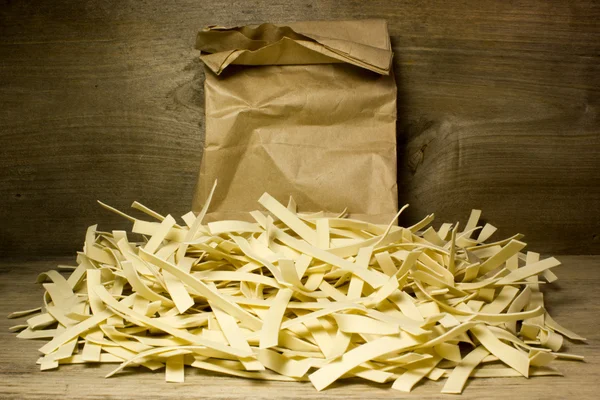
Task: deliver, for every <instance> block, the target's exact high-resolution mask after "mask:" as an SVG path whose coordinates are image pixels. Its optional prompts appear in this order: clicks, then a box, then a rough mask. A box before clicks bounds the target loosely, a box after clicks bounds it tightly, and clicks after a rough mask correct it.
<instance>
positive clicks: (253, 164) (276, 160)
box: [193, 20, 398, 223]
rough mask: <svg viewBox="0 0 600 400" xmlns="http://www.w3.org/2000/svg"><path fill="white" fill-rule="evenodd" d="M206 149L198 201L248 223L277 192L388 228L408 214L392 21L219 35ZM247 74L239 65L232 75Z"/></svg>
mask: <svg viewBox="0 0 600 400" xmlns="http://www.w3.org/2000/svg"><path fill="white" fill-rule="evenodd" d="M196 48H197V49H199V50H201V52H202V54H201V56H200V58H201V59H202V61H203V62H204V64H205V65H206V66H207V67H208V68H207V71H206V81H205V96H206V142H205V148H204V155H203V159H202V164H201V168H200V174H199V178H198V184H197V186H196V192H195V195H194V201H193V209H194V210H195V211H199V210H200V208H201V207H202V203H203V202H204V201H205V200H206V198H207V196H208V194H209V192H210V189H211V187H212V185H213V182H214V180H215V179H218V190H217V191H216V193H215V195H214V197H213V199H212V202H211V210H210V213H209V214H208V215H207V219H208V220H216V219H246V218H247V212H248V211H252V210H255V209H257V208H258V204H257V199H258V198H259V197H260V196H261V195H262V194H263V193H264V192H269V193H270V194H271V195H273V196H274V197H275V198H277V199H278V200H279V201H281V202H283V203H284V204H285V203H286V202H287V200H288V197H289V196H290V195H292V196H293V197H294V199H295V200H296V202H297V204H298V207H299V210H300V211H302V212H310V211H321V210H323V211H326V212H330V213H339V212H340V211H342V210H343V209H344V208H346V207H347V208H348V212H349V213H350V217H352V218H360V219H365V220H370V221H373V222H378V223H387V222H389V221H390V220H391V219H392V218H393V216H394V214H395V213H396V212H397V207H398V200H397V185H396V85H395V82H394V79H393V75H391V74H390V68H391V61H392V51H391V46H390V39H389V34H388V31H387V24H386V22H385V21H384V20H364V21H319V22H297V23H289V24H286V25H272V24H263V25H260V26H245V27H238V28H221V27H209V28H207V29H205V30H203V31H202V32H200V33H199V34H198V37H197V41H196ZM233 64H238V65H233Z"/></svg>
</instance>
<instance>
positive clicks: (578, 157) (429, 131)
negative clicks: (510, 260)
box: [0, 0, 600, 258]
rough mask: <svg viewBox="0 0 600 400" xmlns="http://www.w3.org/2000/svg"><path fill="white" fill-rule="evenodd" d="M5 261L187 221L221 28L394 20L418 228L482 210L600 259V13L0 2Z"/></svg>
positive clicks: (510, 4)
mask: <svg viewBox="0 0 600 400" xmlns="http://www.w3.org/2000/svg"><path fill="white" fill-rule="evenodd" d="M0 4H1V5H0V255H2V256H4V257H20V258H27V257H38V256H51V255H61V254H69V253H72V252H73V251H75V250H77V249H79V248H80V247H81V245H82V242H83V235H84V232H85V229H86V227H87V226H88V225H91V224H94V223H100V228H102V227H104V228H106V229H114V228H124V227H126V226H127V225H128V224H127V223H125V222H124V221H122V220H120V219H119V218H118V217H116V216H113V215H110V214H108V213H107V212H105V211H104V210H102V209H101V208H100V207H98V206H97V205H96V203H95V201H96V199H101V200H103V201H105V202H108V203H109V204H112V205H114V206H117V207H119V208H122V209H126V208H127V207H128V206H129V204H130V203H131V202H132V201H133V200H139V201H141V202H143V203H144V204H146V205H148V206H150V207H152V208H155V209H156V210H158V211H160V212H163V213H173V214H174V215H181V214H183V213H185V212H186V211H188V209H189V207H190V203H191V196H192V190H193V186H194V184H195V181H196V176H197V170H198V166H199V163H200V160H201V150H202V135H203V129H204V128H203V91H202V82H203V72H202V66H201V64H200V63H199V61H198V60H197V55H198V54H197V51H195V50H194V49H193V43H194V36H195V33H196V32H197V31H198V29H200V28H201V27H203V26H205V25H209V24H218V25H226V26H227V25H239V24H248V23H257V22H264V21H274V22H284V21H293V20H306V19H315V20H326V19H350V18H386V19H387V20H388V21H389V25H390V33H391V35H392V43H393V46H394V51H395V74H396V80H397V82H398V89H399V91H398V104H399V110H398V140H399V149H398V150H399V151H398V153H399V192H400V202H402V203H404V202H409V203H410V204H411V207H410V208H409V211H408V212H407V214H406V216H405V221H406V222H410V221H415V220H417V219H420V217H421V216H423V215H424V214H426V213H429V212H433V211H435V212H436V215H437V216H438V220H439V222H441V221H442V220H443V221H456V220H461V221H466V218H467V217H468V214H469V210H470V209H471V208H482V209H483V210H484V216H485V217H486V219H488V220H489V221H490V222H492V223H493V224H495V225H497V226H498V227H499V228H500V232H499V234H498V237H499V236H501V235H509V234H512V233H515V232H517V231H519V232H522V233H524V234H526V240H527V241H528V242H529V243H530V246H531V249H532V250H536V251H540V252H549V253H572V254H575V253H578V254H585V253H594V254H598V253H600V206H599V204H600V173H599V171H600V126H599V117H598V114H599V111H600V109H599V107H600V101H599V94H600V93H599V92H600V62H599V61H600V24H599V23H598V21H599V20H600V3H599V2H595V1H591V0H587V1H566V0H529V1H491V0H478V1H463V2H447V1H425V0H416V1H394V0H374V1H368V2H363V1H308V0H297V1H281V0H280V1H257V0H251V1H234V2H223V1H213V0H205V1H173V2H171V1H161V0H145V1H134V0H119V1H116V0H114V1H113V0H109V1H68V0H56V1H52V2H39V1H33V0H29V1H27V0H22V1H15V0H13V1H7V0H2V1H1V2H0Z"/></svg>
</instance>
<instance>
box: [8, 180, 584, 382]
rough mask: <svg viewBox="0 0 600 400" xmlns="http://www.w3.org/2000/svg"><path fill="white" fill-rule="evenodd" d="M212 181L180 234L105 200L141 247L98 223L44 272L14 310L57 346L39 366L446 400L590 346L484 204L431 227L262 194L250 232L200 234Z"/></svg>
mask: <svg viewBox="0 0 600 400" xmlns="http://www.w3.org/2000/svg"><path fill="white" fill-rule="evenodd" d="M215 187H216V186H213V189H212V191H211V193H210V195H209V196H208V199H207V201H206V203H205V204H204V206H203V208H202V210H201V212H200V213H199V214H198V215H195V214H194V213H187V214H185V215H184V216H183V220H184V222H185V225H184V226H180V225H178V224H177V223H176V222H175V220H174V218H172V217H171V216H170V215H167V216H163V215H161V214H159V213H157V212H155V211H153V210H151V209H150V208H148V207H145V206H143V205H141V204H139V203H134V208H137V209H139V210H141V211H142V212H144V213H146V214H148V215H150V216H151V217H153V218H154V219H156V220H158V222H155V221H144V220H140V219H136V218H133V217H130V216H128V215H127V214H125V213H121V212H120V211H118V210H115V209H113V208H112V207H109V206H105V207H106V208H108V209H109V210H110V211H112V212H116V213H117V214H119V215H122V216H123V217H124V218H126V219H128V220H129V221H131V222H133V227H132V229H131V232H133V233H141V234H142V235H144V236H143V237H142V239H141V241H139V242H133V241H131V239H130V238H129V237H132V236H133V235H128V233H129V232H126V231H119V230H113V231H99V230H98V227H97V226H96V225H92V226H90V227H89V228H88V230H87V231H86V234H85V240H84V248H83V251H82V252H79V253H78V256H77V266H72V267H71V266H68V268H59V269H61V271H66V272H67V273H69V272H70V276H69V277H64V276H63V275H61V273H59V272H57V271H48V272H45V273H42V274H41V275H40V276H39V277H38V282H39V283H41V284H42V288H43V290H44V295H43V297H42V300H43V302H42V307H38V308H35V309H31V310H24V311H20V312H16V313H12V314H11V315H10V317H11V318H20V317H28V318H27V320H26V321H25V323H21V324H16V325H14V326H13V327H11V331H15V332H19V333H18V335H17V337H19V338H23V339H47V340H49V342H48V343H46V344H45V345H44V346H42V348H41V349H40V351H41V352H42V353H43V354H44V356H43V357H41V358H40V359H39V360H38V364H39V365H40V369H41V370H51V369H55V368H59V367H60V366H61V365H64V364H80V363H85V362H89V363H104V362H106V363H115V362H119V363H120V365H119V366H118V367H117V368H116V369H115V370H114V371H112V372H111V373H110V374H109V375H108V376H112V375H114V374H116V373H118V372H119V371H121V370H123V369H124V368H126V367H136V368H137V367H145V368H148V369H150V370H157V369H160V368H165V380H166V381H167V382H183V381H184V379H185V368H186V366H192V367H195V368H199V369H202V370H206V371H212V372H217V373H222V374H227V375H230V376H236V377H242V378H249V379H265V380H278V381H291V382H293V381H310V382H311V383H312V384H313V386H314V387H315V388H316V389H317V390H323V389H325V388H326V387H328V386H329V385H331V384H332V383H333V382H335V381H336V380H339V379H346V378H352V377H358V378H361V379H365V380H368V381H371V382H377V383H386V382H388V383H390V382H392V381H393V383H391V387H392V388H393V389H396V390H400V391H406V392H408V391H411V390H412V389H413V388H414V386H415V385H416V384H418V383H419V382H421V381H423V380H425V381H428V380H433V381H435V380H440V379H443V378H446V377H447V378H448V381H447V382H446V384H445V385H444V388H443V390H442V392H443V393H461V392H462V390H463V389H464V387H465V383H466V381H467V379H469V378H481V377H508V376H526V377H529V376H544V375H558V374H560V373H559V372H558V371H557V370H555V369H554V368H552V367H551V365H552V363H553V362H554V360H555V359H557V358H560V359H565V360H574V361H580V360H582V359H583V357H582V356H579V355H575V354H569V353H562V352H560V349H561V347H562V345H563V335H564V336H566V337H568V338H570V339H572V340H585V339H584V338H583V337H581V336H579V335H577V334H575V333H574V332H571V331H570V330H568V329H567V328H564V327H562V326H561V325H559V324H558V323H557V322H556V321H554V320H553V319H552V318H551V317H550V315H549V314H548V313H547V312H546V310H545V308H544V294H543V293H542V292H541V291H540V286H541V285H542V284H545V283H550V284H551V283H552V282H554V281H555V280H556V279H557V277H556V275H555V274H554V273H553V272H551V268H554V267H555V266H557V265H559V262H558V261H557V260H556V259H555V258H552V257H551V258H546V259H542V258H541V257H540V254H539V253H535V252H531V251H530V252H527V253H523V252H521V251H522V249H523V248H524V247H525V243H524V242H521V241H520V239H521V238H522V235H520V234H517V235H514V236H512V237H510V238H506V239H502V240H498V241H495V242H493V243H485V241H486V240H487V239H488V238H489V237H490V236H491V234H493V233H494V232H495V231H496V228H494V227H493V226H491V225H489V224H486V225H485V226H484V227H483V229H482V228H481V227H480V226H478V225H480V223H479V220H480V218H481V212H480V211H479V210H473V212H472V213H471V216H470V218H469V221H468V222H467V224H466V225H465V226H464V228H462V229H461V230H459V226H460V224H458V223H453V224H449V223H446V224H442V226H441V227H440V228H439V229H437V230H436V229H434V228H433V227H428V225H429V224H430V223H431V222H432V221H433V214H431V215H428V216H426V217H425V218H424V219H422V220H421V221H420V222H418V223H417V224H415V225H413V226H410V227H408V228H404V227H398V226H395V225H394V224H395V221H391V223H389V224H387V225H379V224H372V223H368V222H364V221H358V220H351V219H345V218H342V216H343V214H345V212H344V213H342V215H340V216H338V217H335V218H328V217H326V214H325V213H323V212H316V213H310V214H306V213H298V208H297V204H296V203H295V202H294V201H293V200H292V199H290V201H289V203H288V205H287V207H286V206H283V205H282V204H280V203H279V202H277V201H276V200H275V199H274V198H272V197H271V196H269V195H268V194H265V195H263V196H262V197H261V200H260V203H261V204H262V205H263V206H264V207H265V208H266V209H267V212H263V211H253V212H252V213H250V216H251V217H252V218H253V219H254V221H255V222H245V221H215V222H210V223H208V224H206V223H204V222H203V219H204V216H205V215H206V212H207V211H208V208H209V205H210V200H211V198H212V196H213V194H214V192H215ZM402 210H404V208H403V209H402ZM402 210H400V212H402ZM480 229H481V231H480V232H479V234H478V235H477V232H478V231H479V230H480ZM475 236H476V238H475ZM464 346H471V348H472V349H473V350H471V351H470V352H469V353H468V354H465V356H464V358H463V354H461V349H464ZM425 378H426V379H425Z"/></svg>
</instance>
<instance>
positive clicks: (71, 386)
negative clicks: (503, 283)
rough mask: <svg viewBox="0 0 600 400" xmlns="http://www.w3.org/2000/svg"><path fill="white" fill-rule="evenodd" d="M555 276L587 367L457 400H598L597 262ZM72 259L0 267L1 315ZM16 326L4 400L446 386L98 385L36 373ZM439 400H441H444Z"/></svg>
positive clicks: (93, 375) (4, 368) (158, 378)
mask: <svg viewBox="0 0 600 400" xmlns="http://www.w3.org/2000/svg"><path fill="white" fill-rule="evenodd" d="M560 260H561V261H562V263H563V265H562V266H560V267H558V268H557V269H556V270H555V272H556V274H557V275H558V276H559V280H558V281H557V282H555V283H554V284H552V285H544V286H543V288H544V292H545V304H546V307H547V308H548V310H549V312H550V313H551V315H552V316H553V317H554V318H555V319H556V320H557V321H559V322H560V323H561V324H562V325H564V326H566V327H568V328H569V329H571V330H573V331H575V332H577V333H578V334H580V335H582V336H584V337H587V338H588V341H589V342H588V344H573V343H570V342H569V341H568V340H565V344H566V347H565V349H564V350H563V351H568V352H571V353H576V354H582V355H584V356H585V357H586V362H585V363H583V362H564V361H558V362H556V364H555V366H557V367H558V368H559V369H560V370H561V371H562V372H563V374H564V375H565V376H564V377H533V378H530V379H524V378H494V379H476V380H471V381H470V382H468V384H467V387H466V390H465V392H464V393H463V395H462V396H460V398H461V399H464V400H469V399H506V398H510V397H511V396H512V397H513V398H515V397H516V398H523V399H542V398H543V399H567V398H573V399H592V398H596V394H597V393H596V392H597V387H598V383H597V375H598V373H600V367H599V365H600V332H599V331H598V326H599V325H600V292H598V290H597V289H598V286H599V285H600V276H599V275H598V273H597V270H598V268H600V256H587V257H584V256H563V257H560ZM59 262H60V263H73V262H74V260H73V259H72V258H71V259H48V260H46V261H37V262H17V263H7V262H3V263H0V316H5V315H7V314H8V313H10V312H12V311H16V310H21V309H28V308H32V307H37V306H39V305H41V301H42V298H41V296H42V290H41V288H39V287H38V288H36V285H35V284H34V283H33V282H35V277H36V276H37V274H39V273H40V272H43V271H46V270H48V269H52V268H54V267H55V265H56V264H58V263H59ZM19 321H20V320H8V319H6V318H0V346H1V347H0V354H2V361H3V362H2V363H0V398H2V399H19V400H23V399H48V398H61V399H64V400H68V399H77V400H80V399H109V398H111V399H112V398H115V399H117V398H127V399H133V398H152V399H163V398H164V399H167V398H173V397H174V396H177V398H180V399H198V398H215V399H217V398H218V399H244V398H253V399H297V398H306V399H318V398H328V399H365V398H369V399H384V398H403V397H411V398H426V399H436V398H441V397H443V395H441V394H440V393H439V392H440V390H441V388H442V387H443V385H444V380H440V381H438V382H431V381H429V382H426V383H425V384H420V385H419V386H417V387H416V388H415V389H414V391H413V392H412V393H411V394H410V395H409V396H407V395H405V394H403V393H401V392H398V391H395V390H392V389H389V386H390V385H378V384H369V383H365V382H364V381H360V380H350V381H344V382H338V383H336V384H334V385H332V386H331V387H330V388H329V389H326V390H325V391H322V392H317V391H316V390H315V389H314V388H313V386H312V385H311V384H310V383H289V382H262V381H252V380H245V379H237V378H229V377H225V376H221V375H217V374H208V373H204V372H201V371H198V370H196V369H194V368H188V369H186V382H185V383H184V384H168V383H165V381H164V373H163V371H157V372H154V373H153V372H145V371H142V370H141V369H140V370H137V369H136V370H131V372H127V373H123V374H119V375H118V376H115V377H113V378H110V379H109V380H105V379H104V378H103V376H104V375H106V374H107V373H108V372H110V371H111V370H112V369H113V368H114V366H112V365H102V366H87V365H70V366H62V367H60V369H59V370H53V371H45V372H41V371H39V367H38V366H37V365H35V362H36V360H37V358H38V357H39V354H40V353H39V352H38V351H37V349H38V348H39V347H41V346H42V345H43V343H44V341H32V340H20V339H17V338H16V337H15V334H13V333H10V332H8V327H9V326H12V325H15V324H17V323H19ZM444 397H445V396H444Z"/></svg>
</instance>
